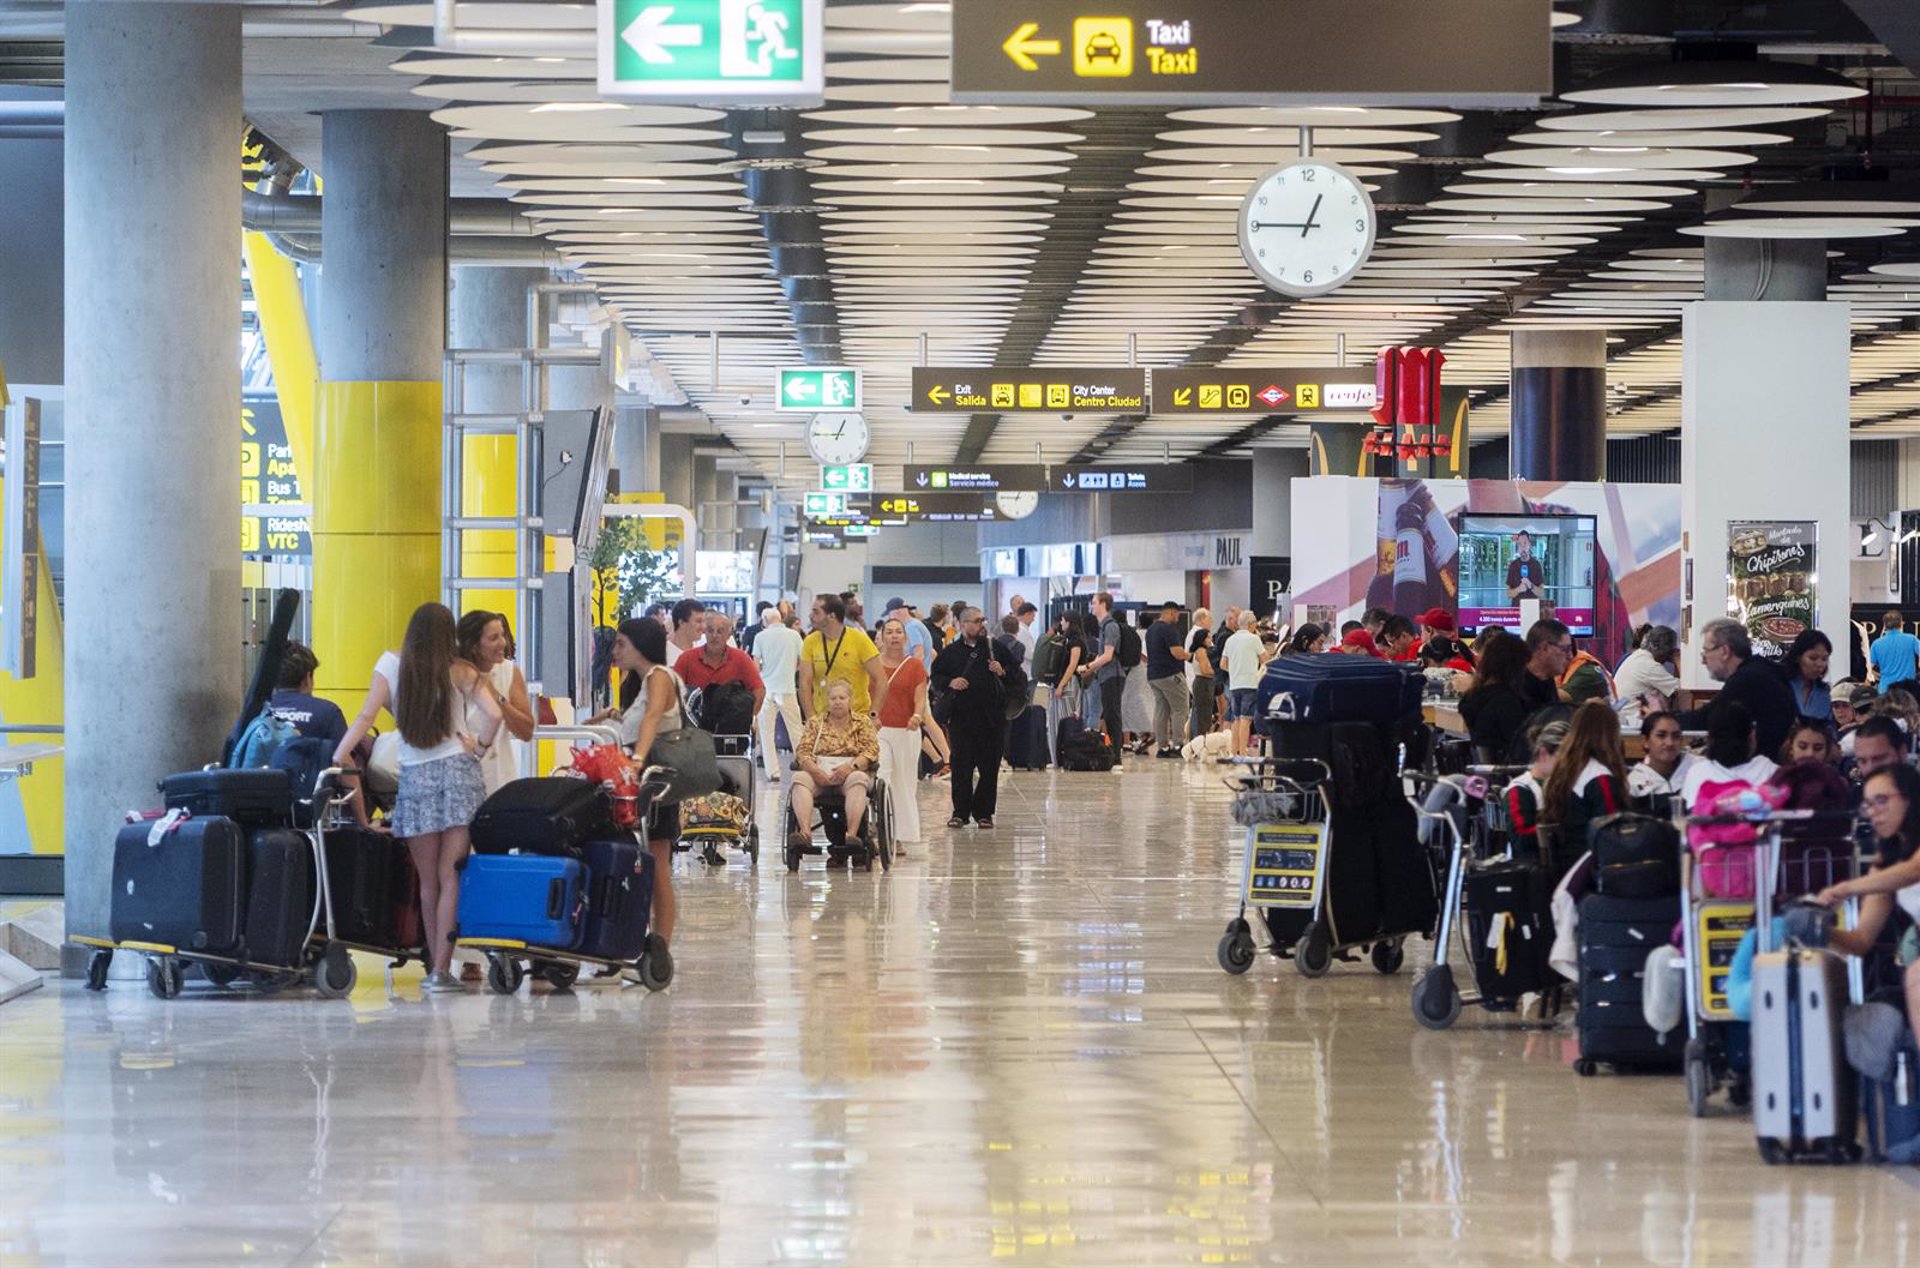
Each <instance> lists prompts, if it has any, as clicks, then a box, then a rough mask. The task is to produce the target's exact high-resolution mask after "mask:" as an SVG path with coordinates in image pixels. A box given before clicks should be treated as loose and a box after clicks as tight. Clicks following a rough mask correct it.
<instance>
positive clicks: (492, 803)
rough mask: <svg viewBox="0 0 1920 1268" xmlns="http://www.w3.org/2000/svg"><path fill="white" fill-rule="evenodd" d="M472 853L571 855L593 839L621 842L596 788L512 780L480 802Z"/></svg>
mask: <svg viewBox="0 0 1920 1268" xmlns="http://www.w3.org/2000/svg"><path fill="white" fill-rule="evenodd" d="M470 835H471V837H472V840H473V850H474V853H476V854H510V853H512V852H514V851H516V850H517V851H519V852H520V853H522V854H570V855H577V854H578V853H579V852H580V847H581V846H582V845H584V844H586V843H587V842H588V841H591V840H593V839H594V838H596V837H601V838H605V839H609V840H616V841H617V840H620V839H621V838H622V837H623V836H625V835H626V834H625V833H623V832H622V831H621V830H620V828H619V827H618V826H617V825H615V823H614V822H613V803H612V802H611V801H610V800H608V798H607V791H606V789H605V788H603V787H601V786H600V785H599V784H594V783H589V782H587V781H586V780H584V779H571V778H568V777H567V776H564V775H555V776H549V777H547V778H543V779H516V780H514V781H513V782H512V783H510V784H505V785H503V786H501V788H500V789H499V790H498V791H497V792H495V793H494V794H493V795H492V796H491V797H488V798H487V799H486V800H485V801H483V802H481V803H480V809H479V810H478V811H477V812H476V813H475V814H474V816H473V827H472V830H471V834H470Z"/></svg>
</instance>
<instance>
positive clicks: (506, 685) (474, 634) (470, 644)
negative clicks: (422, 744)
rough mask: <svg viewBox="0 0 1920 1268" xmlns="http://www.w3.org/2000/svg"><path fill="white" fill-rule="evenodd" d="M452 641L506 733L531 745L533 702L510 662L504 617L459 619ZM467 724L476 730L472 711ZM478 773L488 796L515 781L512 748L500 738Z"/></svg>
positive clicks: (481, 613) (534, 721)
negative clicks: (487, 691)
mask: <svg viewBox="0 0 1920 1268" xmlns="http://www.w3.org/2000/svg"><path fill="white" fill-rule="evenodd" d="M455 639H456V642H457V644H458V648H459V655H460V659H461V660H464V661H466V662H467V663H468V664H470V665H472V666H473V667H474V668H475V669H477V670H479V671H480V672H481V674H482V675H484V676H485V678H486V680H487V685H488V686H489V687H491V688H492V689H493V697H494V699H495V700H496V701H498V702H499V705H500V712H501V713H502V714H503V715H504V717H505V723H506V728H507V733H508V734H509V735H511V736H512V737H513V738H514V739H516V740H519V741H520V742H521V743H522V744H525V743H529V742H530V741H532V739H533V730H534V727H535V726H536V725H537V723H538V719H537V718H535V716H534V712H533V701H532V699H531V698H530V697H529V696H528V695H527V679H526V675H524V674H522V673H521V672H520V666H518V665H516V664H514V661H513V658H514V652H515V649H514V645H513V630H512V629H511V628H509V627H508V625H507V618H506V614H505V613H503V612H484V611H480V610H477V609H476V610H475V611H472V612H469V613H467V614H466V615H465V616H463V617H461V618H460V624H459V626H458V627H457V631H456V635H455ZM467 723H468V726H469V729H475V730H477V729H478V728H479V725H480V719H479V718H478V716H477V715H476V714H475V712H474V710H472V709H469V710H468V715H467ZM480 773H481V776H482V777H483V778H484V779H485V780H486V785H487V792H488V793H489V794H491V793H494V792H497V791H498V790H499V788H500V786H501V785H502V784H506V783H509V782H511V781H512V780H514V779H517V778H518V777H519V774H520V772H519V770H518V768H517V765H516V762H515V758H514V751H513V745H512V744H510V743H508V742H507V740H506V739H505V738H504V737H502V739H501V740H500V742H499V743H498V744H495V745H494V746H493V748H492V749H490V750H488V753H487V756H486V758H485V759H484V760H483V761H482V762H481V763H480Z"/></svg>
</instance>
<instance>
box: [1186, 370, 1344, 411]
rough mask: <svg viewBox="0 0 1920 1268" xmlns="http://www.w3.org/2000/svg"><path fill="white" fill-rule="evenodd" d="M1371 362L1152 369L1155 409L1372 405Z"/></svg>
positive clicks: (1311, 408) (1303, 408) (1295, 408)
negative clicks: (1340, 365) (1272, 366)
mask: <svg viewBox="0 0 1920 1268" xmlns="http://www.w3.org/2000/svg"><path fill="white" fill-rule="evenodd" d="M1374 403H1375V402H1374V391H1373V367H1372V366H1370V365H1366V366H1348V367H1345V368H1337V367H1334V366H1288V367H1285V368H1280V367H1275V368H1272V369H1261V368H1259V367H1257V366H1256V367H1247V366H1234V367H1231V368H1226V369H1184V368H1183V369H1174V370H1155V371H1154V372H1153V412H1154V413H1156V414H1313V413H1318V412H1319V411H1321V410H1328V409H1372V408H1373V406H1374Z"/></svg>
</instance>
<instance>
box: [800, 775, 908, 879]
mask: <svg viewBox="0 0 1920 1268" xmlns="http://www.w3.org/2000/svg"><path fill="white" fill-rule="evenodd" d="M785 789H786V790H785V791H784V792H782V793H781V795H780V823H781V825H782V826H781V840H782V841H783V842H785V843H786V844H785V845H783V847H782V850H783V856H784V858H785V860H786V864H787V870H788V871H789V872H797V871H799V870H800V860H801V859H802V858H803V857H805V856H807V855H809V854H811V855H821V854H824V855H826V856H827V866H828V867H830V868H833V867H841V866H848V867H858V868H860V870H862V871H865V872H871V871H872V870H873V865H874V863H876V862H878V863H879V864H880V868H881V870H882V871H892V870H893V793H892V791H891V790H890V789H888V787H887V781H886V780H884V779H882V778H881V777H880V776H879V775H875V776H874V777H873V782H872V784H870V785H869V786H868V788H867V822H866V825H865V833H864V835H865V837H866V840H864V841H863V840H861V839H860V837H856V836H851V835H849V834H848V832H847V798H846V792H845V790H843V789H840V788H819V789H815V790H814V794H813V813H814V822H813V823H811V824H808V825H807V830H808V833H809V835H810V836H811V837H812V841H811V842H810V843H809V844H807V845H803V846H802V845H794V844H793V843H792V841H791V839H790V838H791V837H792V835H793V833H795V832H797V831H799V830H800V823H799V820H797V819H796V818H795V817H794V813H793V785H792V783H791V781H789V782H788V783H787V784H786V786H785ZM823 841H824V843H823Z"/></svg>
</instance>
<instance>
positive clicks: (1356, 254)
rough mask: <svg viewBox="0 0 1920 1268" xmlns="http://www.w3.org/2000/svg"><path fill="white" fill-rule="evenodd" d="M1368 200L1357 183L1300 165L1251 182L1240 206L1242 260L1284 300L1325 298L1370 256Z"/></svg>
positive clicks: (1321, 167) (1329, 168)
mask: <svg viewBox="0 0 1920 1268" xmlns="http://www.w3.org/2000/svg"><path fill="white" fill-rule="evenodd" d="M1375 228H1376V221H1375V218H1374V212H1373V199H1372V198H1371V197H1370V196H1369V195H1368V194H1367V190H1366V187H1365V186H1364V185H1362V184H1361V183H1360V181H1359V178H1358V177H1355V176H1353V175H1352V174H1351V173H1349V172H1347V171H1346V169H1344V168H1342V167H1339V166H1337V165H1335V164H1333V163H1322V162H1320V161H1319V160H1317V159H1302V160H1301V161H1299V162H1297V163H1288V164H1286V165H1285V166H1283V167H1277V168H1275V169H1274V170H1273V171H1271V172H1268V173H1267V174H1266V175H1265V176H1263V177H1261V178H1260V179H1259V180H1257V181H1255V182H1254V186H1253V189H1252V190H1251V191H1250V192H1249V193H1248V194H1247V198H1246V201H1245V202H1244V203H1242V204H1241V206H1240V254H1242V255H1243V256H1245V257H1246V260H1247V265H1248V266H1249V267H1250V268H1252V269H1253V271H1254V273H1255V274H1257V275H1258V276H1259V278H1260V280H1261V281H1263V282H1265V283H1266V284H1267V285H1268V286H1270V287H1272V288H1273V289H1274V290H1276V291H1280V292H1282V293H1284V294H1287V295H1298V296H1308V295H1325V294H1326V293H1327V292H1328V291H1331V290H1334V289H1336V288H1338V287H1340V286H1342V285H1344V284H1345V283H1347V282H1349V281H1351V280H1352V279H1353V276H1354V274H1356V273H1358V272H1359V271H1360V266H1361V265H1363V264H1365V263H1366V262H1367V256H1368V255H1370V254H1372V252H1373V235H1374V230H1375Z"/></svg>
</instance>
